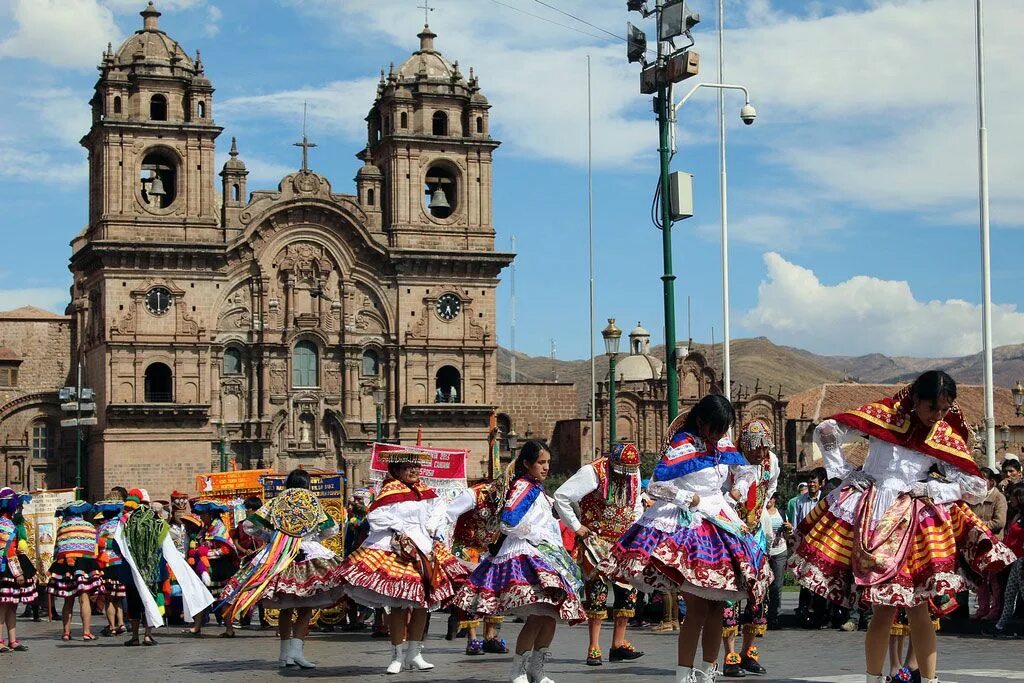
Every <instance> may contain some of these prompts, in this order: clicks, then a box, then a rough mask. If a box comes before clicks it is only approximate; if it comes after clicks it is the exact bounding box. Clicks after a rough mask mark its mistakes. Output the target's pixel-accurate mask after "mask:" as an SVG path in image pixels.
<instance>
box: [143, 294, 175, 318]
mask: <svg viewBox="0 0 1024 683" xmlns="http://www.w3.org/2000/svg"><path fill="white" fill-rule="evenodd" d="M171 298H172V297H171V292H170V290H168V289H167V288H166V287H154V288H153V289H151V290H149V292H147V293H146V310H147V311H149V312H150V313H152V314H153V315H163V314H164V313H166V312H167V310H168V309H169V308H170V307H171Z"/></svg>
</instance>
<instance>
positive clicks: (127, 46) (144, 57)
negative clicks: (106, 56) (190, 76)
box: [113, 2, 196, 73]
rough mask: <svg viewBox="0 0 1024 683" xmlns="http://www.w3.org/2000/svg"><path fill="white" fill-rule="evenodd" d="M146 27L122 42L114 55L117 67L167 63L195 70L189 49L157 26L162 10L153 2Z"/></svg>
mask: <svg viewBox="0 0 1024 683" xmlns="http://www.w3.org/2000/svg"><path fill="white" fill-rule="evenodd" d="M140 14H141V15H142V19H143V24H142V30H141V31H136V32H135V34H134V35H133V36H131V37H130V38H128V40H126V41H124V43H122V45H121V47H120V48H118V50H117V53H116V54H115V55H114V59H113V62H114V64H116V65H117V66H127V67H131V66H135V65H146V66H163V67H168V68H172V67H176V68H181V69H186V70H188V71H191V72H193V73H194V72H195V70H196V68H195V64H194V63H193V61H192V59H191V58H189V56H188V55H187V54H185V51H184V50H183V49H182V48H181V45H179V44H178V41H176V40H174V39H173V38H171V37H170V36H168V35H167V34H166V33H164V32H163V31H161V30H160V29H159V28H158V26H157V18H158V17H159V16H160V12H158V11H157V10H156V8H155V7H154V6H153V3H152V2H150V3H149V5H147V6H146V9H144V10H143V11H142V12H140Z"/></svg>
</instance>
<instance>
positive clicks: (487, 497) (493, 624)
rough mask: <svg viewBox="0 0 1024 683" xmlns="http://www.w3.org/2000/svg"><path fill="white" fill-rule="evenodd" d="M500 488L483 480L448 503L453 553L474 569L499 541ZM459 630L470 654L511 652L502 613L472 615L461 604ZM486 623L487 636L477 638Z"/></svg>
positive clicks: (457, 620) (455, 611) (455, 616)
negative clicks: (503, 634)
mask: <svg viewBox="0 0 1024 683" xmlns="http://www.w3.org/2000/svg"><path fill="white" fill-rule="evenodd" d="M497 491H498V487H497V486H496V485H495V483H494V482H480V483H478V484H474V485H473V486H471V487H470V488H469V489H467V490H466V491H465V492H464V493H463V494H460V495H459V497H458V498H456V499H455V500H453V501H452V503H451V504H450V505H449V506H448V517H449V519H450V520H451V521H452V522H454V524H455V528H454V530H453V532H452V554H453V555H455V557H456V558H458V560H459V562H461V563H462V565H463V566H464V567H466V569H467V571H469V572H472V571H474V570H475V569H476V568H477V567H478V566H480V558H481V557H482V556H483V555H484V553H486V552H487V549H488V548H489V547H490V545H491V544H492V543H494V542H495V541H497V540H498V538H499V537H500V535H501V530H500V529H499V528H498V525H497V524H494V523H493V522H494V520H495V519H496V518H497V517H498V515H500V514H501V508H502V507H503V506H504V505H505V500H504V498H502V499H501V500H498V499H497V498H496V495H498V494H497ZM452 618H453V619H454V620H455V627H456V630H455V631H451V632H450V633H449V635H450V636H451V637H449V638H448V640H451V639H452V638H454V637H455V634H456V633H457V632H458V631H461V630H463V629H465V631H466V654H467V655H469V656H476V655H483V654H508V645H507V644H506V643H505V640H504V639H503V638H500V637H499V636H498V632H499V629H500V628H501V625H502V624H503V623H504V622H505V617H503V616H501V615H500V614H488V615H486V616H484V615H481V614H469V613H467V612H466V611H465V610H462V609H459V608H458V607H453V608H452ZM481 625H482V626H483V634H482V635H483V638H479V639H478V638H477V637H476V636H477V631H476V630H477V629H478V628H480V626H481Z"/></svg>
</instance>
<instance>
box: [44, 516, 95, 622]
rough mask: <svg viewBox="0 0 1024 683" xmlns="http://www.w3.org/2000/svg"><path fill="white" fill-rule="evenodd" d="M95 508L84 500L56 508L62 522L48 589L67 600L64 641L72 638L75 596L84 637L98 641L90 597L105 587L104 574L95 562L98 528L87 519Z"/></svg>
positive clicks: (54, 594) (63, 609) (58, 531)
mask: <svg viewBox="0 0 1024 683" xmlns="http://www.w3.org/2000/svg"><path fill="white" fill-rule="evenodd" d="M92 510H93V507H92V503H87V502H86V501H84V500H76V501H75V502H73V503H68V504H67V505H65V506H64V507H62V508H60V509H59V510H57V516H58V517H61V523H60V526H59V527H57V537H56V540H55V542H54V546H53V564H51V565H50V582H49V584H48V587H47V588H48V590H49V592H50V594H51V595H52V596H54V597H55V598H61V599H62V600H63V601H64V605H63V607H62V609H61V621H62V622H63V625H64V633H63V635H62V636H61V640H71V615H72V613H73V612H74V610H75V598H78V600H79V601H80V602H81V606H82V640H96V636H94V635H93V633H92V630H91V628H90V626H91V625H92V604H91V603H90V600H89V598H90V596H92V595H93V594H94V593H98V592H100V591H101V590H102V589H103V574H102V573H101V572H100V568H99V565H98V564H97V563H96V547H97V531H96V527H95V526H93V524H92V522H89V521H87V520H86V519H85V516H86V515H89V514H90V513H92Z"/></svg>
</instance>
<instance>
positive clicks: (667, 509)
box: [598, 395, 771, 683]
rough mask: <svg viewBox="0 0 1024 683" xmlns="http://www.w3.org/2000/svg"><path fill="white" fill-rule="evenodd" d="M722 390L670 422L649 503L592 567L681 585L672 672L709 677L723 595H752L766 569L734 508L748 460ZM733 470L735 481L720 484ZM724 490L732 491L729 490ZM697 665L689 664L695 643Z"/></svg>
mask: <svg viewBox="0 0 1024 683" xmlns="http://www.w3.org/2000/svg"><path fill="white" fill-rule="evenodd" d="M735 417H736V414H735V412H734V410H733V407H732V404H731V403H729V401H728V399H726V398H724V397H723V396H718V395H711V396H705V397H704V398H703V399H701V400H700V401H698V402H697V404H696V405H695V406H694V407H693V408H692V409H691V410H690V412H689V413H688V414H685V415H680V416H679V417H677V418H676V420H675V421H674V422H673V423H672V425H670V427H669V434H670V435H671V436H670V438H669V443H668V445H667V446H666V448H665V453H664V455H663V456H662V458H661V461H660V462H659V463H658V465H657V466H656V467H655V470H654V479H655V481H654V482H653V483H652V484H651V485H650V487H649V488H648V494H649V495H650V496H651V498H653V499H654V503H653V504H652V505H651V507H649V508H648V509H647V511H646V512H644V514H643V516H642V517H641V518H640V520H639V521H638V522H637V523H636V524H634V525H633V526H632V527H631V528H630V529H629V530H628V531H626V533H625V534H623V535H622V538H620V539H619V541H618V542H617V543H616V544H615V546H614V548H613V549H612V552H611V554H610V556H609V557H608V558H607V559H606V560H605V561H604V562H602V563H601V565H599V567H598V568H599V569H600V570H601V571H603V572H604V573H605V574H606V575H607V576H609V577H611V578H612V579H613V580H617V581H631V582H633V584H634V585H636V586H637V587H638V588H640V589H642V590H645V591H650V590H666V591H672V590H678V591H680V592H682V593H684V594H685V599H686V620H685V621H684V622H683V625H682V627H681V628H680V630H679V645H678V658H677V663H678V666H677V668H676V680H677V681H678V682H680V683H686V682H688V681H698V682H705V681H713V680H714V679H715V676H716V675H717V671H718V665H717V663H716V662H717V660H718V653H719V651H720V650H721V646H722V614H723V611H724V609H725V602H726V601H729V600H739V599H741V598H743V597H748V598H750V599H751V600H753V601H755V602H757V603H759V602H760V601H761V600H762V599H763V598H764V595H765V592H766V591H767V586H768V583H769V582H770V577H771V572H770V570H769V569H768V566H767V562H766V561H765V555H764V551H763V550H762V549H761V546H760V545H758V543H757V541H756V540H755V539H754V537H753V536H752V535H751V534H750V532H749V530H748V529H747V527H746V526H745V525H744V523H743V520H741V519H740V517H739V515H738V514H737V512H736V507H735V504H736V501H737V500H739V499H740V498H741V497H742V493H741V492H742V491H745V490H746V489H747V488H748V487H749V486H750V484H751V483H752V481H753V468H752V467H750V466H749V465H748V464H747V461H746V460H745V459H744V458H743V456H742V455H740V453H739V451H737V450H736V447H735V446H733V445H732V442H731V441H730V440H729V438H728V436H727V433H728V430H729V428H730V426H731V425H732V423H733V421H734V420H735ZM730 476H732V478H733V481H734V482H735V483H736V488H735V489H733V490H732V491H730V492H729V493H726V491H725V489H726V488H727V484H728V482H729V481H730ZM730 493H731V495H730ZM698 643H700V644H702V654H703V665H702V666H701V668H699V669H698V668H695V667H694V661H695V659H696V652H697V645H698Z"/></svg>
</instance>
